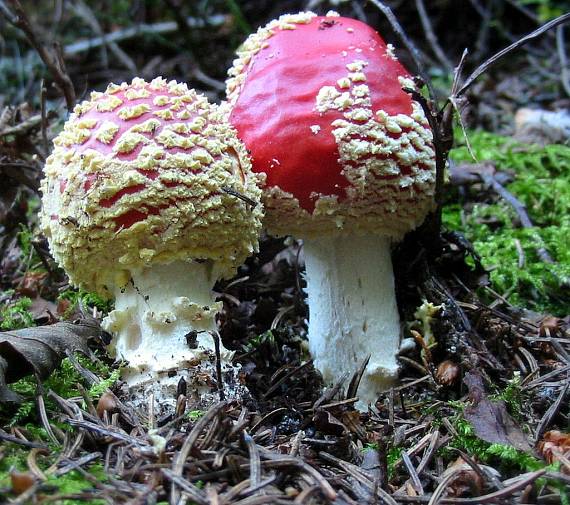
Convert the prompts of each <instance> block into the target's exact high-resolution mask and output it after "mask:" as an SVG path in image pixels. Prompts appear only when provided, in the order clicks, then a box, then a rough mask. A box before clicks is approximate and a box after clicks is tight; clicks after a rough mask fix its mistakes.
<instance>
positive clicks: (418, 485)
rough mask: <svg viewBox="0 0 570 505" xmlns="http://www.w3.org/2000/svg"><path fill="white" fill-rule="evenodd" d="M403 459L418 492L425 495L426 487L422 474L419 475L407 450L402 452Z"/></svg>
mask: <svg viewBox="0 0 570 505" xmlns="http://www.w3.org/2000/svg"><path fill="white" fill-rule="evenodd" d="M402 461H403V462H404V466H405V467H406V470H407V471H408V474H409V476H410V478H411V480H412V485H413V486H414V489H415V490H416V493H418V494H419V495H423V494H424V487H423V486H422V481H421V480H420V476H419V475H418V472H417V471H416V468H415V467H414V464H413V463H412V460H411V459H410V457H409V456H408V455H407V454H406V452H405V451H404V452H402Z"/></svg>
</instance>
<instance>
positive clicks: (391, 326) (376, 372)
mask: <svg viewBox="0 0 570 505" xmlns="http://www.w3.org/2000/svg"><path fill="white" fill-rule="evenodd" d="M303 251H304V255H305V268H306V281H307V288H306V291H307V303H308V305H309V335H310V338H309V350H310V352H311V356H312V357H313V359H314V362H315V367H316V368H317V369H318V370H319V371H320V372H321V374H322V375H323V379H324V381H325V383H326V384H331V383H334V382H335V381H336V380H338V379H339V378H340V377H342V376H343V374H344V373H345V372H348V371H354V370H357V369H358V367H359V366H360V365H361V364H362V362H363V360H364V359H365V358H366V357H367V356H370V361H369V362H368V366H367V367H366V369H365V371H364V374H363V375H362V379H361V381H360V387H359V389H358V398H359V401H358V402H357V404H356V407H357V408H359V409H361V410H364V409H366V408H367V405H368V404H374V402H375V401H376V399H377V397H378V393H379V392H380V391H386V390H387V389H389V388H390V387H391V386H392V385H393V384H394V381H395V380H396V379H397V377H398V363H397V360H396V354H397V352H398V348H399V342H400V317H399V314H398V307H397V305H396V297H395V293H394V275H393V273H392V260H391V256H390V240H389V239H388V238H386V237H382V236H378V235H351V236H344V237H338V236H324V237H320V238H309V239H305V240H303Z"/></svg>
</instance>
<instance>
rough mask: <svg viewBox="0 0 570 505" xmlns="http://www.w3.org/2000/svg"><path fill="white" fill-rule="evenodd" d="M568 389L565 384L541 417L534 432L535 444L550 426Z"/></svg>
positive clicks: (568, 385) (567, 385)
mask: <svg viewBox="0 0 570 505" xmlns="http://www.w3.org/2000/svg"><path fill="white" fill-rule="evenodd" d="M569 387H570V384H566V386H564V388H563V389H562V391H560V394H559V395H558V398H556V401H555V402H554V403H553V404H552V405H551V406H550V407H549V409H548V410H547V411H546V413H545V414H544V416H543V417H542V419H541V420H540V422H539V423H538V426H537V427H536V431H535V433H534V440H535V441H536V442H538V441H539V439H540V437H542V435H543V434H544V431H545V430H546V428H548V425H549V424H550V422H551V421H552V419H553V418H554V416H555V415H556V414H557V412H558V411H559V410H560V406H561V405H562V402H563V401H564V397H565V396H566V393H567V392H568V388H569Z"/></svg>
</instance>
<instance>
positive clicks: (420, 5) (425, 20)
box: [416, 0, 453, 72]
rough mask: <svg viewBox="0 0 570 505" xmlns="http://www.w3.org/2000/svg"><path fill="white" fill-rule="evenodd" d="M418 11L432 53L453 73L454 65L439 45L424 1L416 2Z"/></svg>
mask: <svg viewBox="0 0 570 505" xmlns="http://www.w3.org/2000/svg"><path fill="white" fill-rule="evenodd" d="M416 9H417V11H418V14H419V16H420V21H421V22H422V27H423V29H424V33H425V35H426V39H427V41H428V42H429V43H430V45H431V48H432V51H433V52H434V54H435V55H436V56H437V59H438V60H439V62H440V63H441V64H442V65H443V66H444V67H445V69H446V70H447V71H448V72H452V71H453V64H452V63H451V61H449V58H448V57H447V55H446V54H445V52H444V51H443V49H442V48H441V46H440V45H439V42H438V40H437V36H436V35H435V33H434V31H433V27H432V25H431V21H430V19H429V16H428V14H427V11H426V6H425V4H424V0H416Z"/></svg>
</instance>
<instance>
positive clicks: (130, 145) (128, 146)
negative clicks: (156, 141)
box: [113, 132, 149, 154]
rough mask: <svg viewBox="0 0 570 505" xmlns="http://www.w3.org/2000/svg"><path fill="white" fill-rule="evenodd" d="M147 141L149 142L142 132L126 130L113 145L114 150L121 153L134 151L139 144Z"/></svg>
mask: <svg viewBox="0 0 570 505" xmlns="http://www.w3.org/2000/svg"><path fill="white" fill-rule="evenodd" d="M147 142H149V140H148V139H147V138H146V137H145V136H144V135H141V134H140V133H133V132H125V133H123V135H121V137H120V138H119V140H117V142H116V144H115V145H114V146H113V151H115V152H117V153H121V154H126V153H130V152H132V151H134V150H135V149H136V148H137V147H138V145H139V144H141V143H147Z"/></svg>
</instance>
